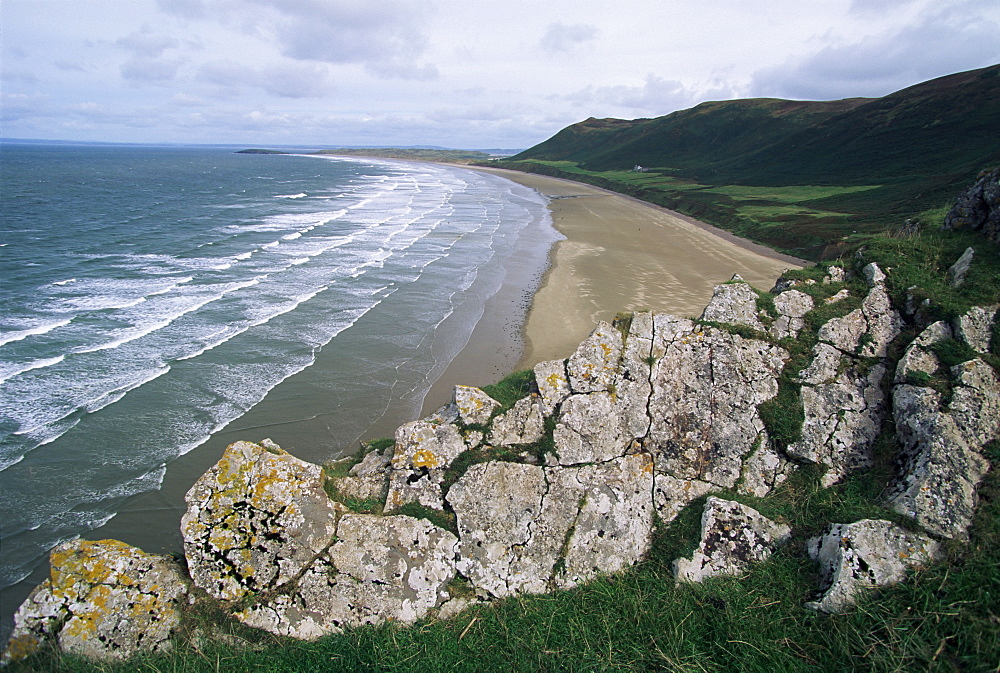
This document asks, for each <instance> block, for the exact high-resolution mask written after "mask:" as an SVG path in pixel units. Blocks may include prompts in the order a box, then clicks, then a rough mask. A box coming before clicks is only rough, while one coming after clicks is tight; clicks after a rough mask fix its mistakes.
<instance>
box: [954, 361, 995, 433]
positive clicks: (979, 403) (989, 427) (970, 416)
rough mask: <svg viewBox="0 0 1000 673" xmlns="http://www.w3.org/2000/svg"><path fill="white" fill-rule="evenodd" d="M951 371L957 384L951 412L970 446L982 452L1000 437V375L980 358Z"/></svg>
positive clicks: (956, 366)
mask: <svg viewBox="0 0 1000 673" xmlns="http://www.w3.org/2000/svg"><path fill="white" fill-rule="evenodd" d="M951 374H952V379H953V380H954V381H955V383H956V385H955V387H954V389H953V390H952V397H951V403H950V404H949V405H948V413H949V415H950V416H951V418H952V420H953V421H954V422H955V425H956V426H957V427H958V430H959V432H961V433H962V438H963V439H965V441H966V443H967V444H968V445H969V448H970V449H972V450H973V451H976V452H982V449H983V446H985V445H986V444H987V443H989V442H991V441H993V440H995V439H1000V378H998V377H997V373H996V372H995V371H994V370H993V368H992V367H990V366H989V365H988V364H986V363H985V362H983V361H982V360H980V359H978V358H977V359H975V360H969V361H968V362H963V363H961V364H958V365H955V366H954V367H952V370H951Z"/></svg>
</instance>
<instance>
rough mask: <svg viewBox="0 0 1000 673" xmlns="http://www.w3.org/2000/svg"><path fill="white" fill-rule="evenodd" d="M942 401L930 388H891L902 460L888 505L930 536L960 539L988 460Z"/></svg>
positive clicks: (967, 523)
mask: <svg viewBox="0 0 1000 673" xmlns="http://www.w3.org/2000/svg"><path fill="white" fill-rule="evenodd" d="M940 401H941V395H940V393H938V392H937V391H935V390H932V389H930V388H922V387H918V386H912V385H899V386H896V388H895V390H894V391H893V415H894V417H895V420H896V436H897V438H898V440H899V442H900V444H901V445H902V446H903V451H904V461H905V462H904V466H903V470H902V474H901V476H900V478H899V480H898V481H897V483H896V484H895V486H894V490H893V493H892V495H891V496H890V497H889V504H890V506H891V507H892V508H893V509H894V510H895V511H897V512H899V513H900V514H905V515H906V516H909V517H912V518H913V519H914V520H915V521H916V522H917V524H919V525H920V526H921V527H922V528H923V529H924V530H926V531H928V532H930V533H933V534H934V535H939V536H941V537H947V538H959V539H964V538H965V537H966V534H967V530H968V527H969V524H970V523H971V522H972V515H973V513H974V511H975V507H976V502H977V500H976V486H977V485H978V484H979V482H980V481H981V480H982V477H983V474H985V472H986V470H987V469H988V467H989V464H988V463H987V462H986V460H985V459H984V458H983V457H982V456H980V455H979V454H978V453H977V452H976V451H974V450H973V449H972V448H971V447H970V446H969V444H968V442H967V441H966V439H965V437H964V435H963V432H962V430H961V428H959V426H958V424H957V423H956V422H955V420H954V418H953V417H952V416H951V414H948V413H943V412H941V411H940V410H939V405H940Z"/></svg>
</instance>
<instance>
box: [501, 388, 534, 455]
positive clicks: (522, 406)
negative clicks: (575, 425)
mask: <svg viewBox="0 0 1000 673" xmlns="http://www.w3.org/2000/svg"><path fill="white" fill-rule="evenodd" d="M544 434H545V408H544V403H543V402H542V399H541V397H539V396H538V395H529V396H528V397H522V398H521V399H519V400H518V401H517V402H515V403H514V406H513V408H512V409H510V410H509V411H507V412H505V413H502V414H500V415H499V416H497V417H496V418H495V419H493V425H492V426H491V428H490V440H491V442H492V444H493V445H494V446H509V445H511V444H533V443H534V442H537V441H538V440H540V439H541V438H542V435H544Z"/></svg>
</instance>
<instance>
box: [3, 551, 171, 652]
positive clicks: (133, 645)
mask: <svg viewBox="0 0 1000 673" xmlns="http://www.w3.org/2000/svg"><path fill="white" fill-rule="evenodd" d="M50 566H51V569H50V573H49V579H47V580H45V582H43V583H42V584H40V585H39V586H38V587H36V588H35V590H34V591H32V593H31V595H30V596H28V598H27V600H25V602H24V603H23V604H22V605H21V607H20V608H19V609H18V611H17V614H16V615H15V616H14V631H13V633H12V635H11V638H10V642H9V643H8V646H7V650H6V651H5V652H4V659H3V661H4V662H8V661H17V660H19V659H22V658H24V657H26V656H28V655H30V654H32V653H34V652H35V651H37V650H38V649H39V648H40V647H41V646H42V645H43V644H44V643H45V642H46V641H49V640H52V639H55V641H56V642H57V643H58V645H59V647H60V648H61V649H62V650H63V651H64V652H70V653H73V654H79V655H83V656H86V657H91V658H96V659H107V658H117V659H126V658H128V657H130V656H132V655H133V654H136V653H137V652H141V651H146V652H149V651H158V650H162V649H165V648H166V647H168V646H169V644H170V640H169V639H170V637H171V635H172V634H173V632H174V631H175V630H176V629H177V627H178V626H179V624H180V610H179V604H180V602H181V600H182V599H183V598H184V597H185V596H186V594H187V582H186V580H185V579H184V577H183V574H182V573H181V570H180V568H179V567H178V566H177V564H176V563H174V562H173V561H171V560H170V559H167V558H165V557H162V556H155V555H153V554H147V553H145V552H143V551H141V550H139V549H136V548H135V547H131V546H129V545H127V544H125V543H123V542H118V541H117V540H100V541H97V542H89V541H85V540H73V541H71V542H66V543H63V544H61V545H59V546H58V547H56V548H55V549H53V550H52V552H51V554H50Z"/></svg>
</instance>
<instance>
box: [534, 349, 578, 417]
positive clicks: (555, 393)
mask: <svg viewBox="0 0 1000 673" xmlns="http://www.w3.org/2000/svg"><path fill="white" fill-rule="evenodd" d="M534 372H535V381H536V382H537V383H538V392H539V394H540V395H541V398H542V408H543V409H544V411H545V415H546V416H551V415H552V413H553V412H554V411H555V409H556V407H558V406H559V405H560V404H562V402H563V400H565V399H566V398H567V397H569V395H570V392H571V391H570V389H569V377H568V376H567V375H566V363H565V362H564V361H563V360H548V361H546V362H539V363H538V364H537V365H535V368H534Z"/></svg>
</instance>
